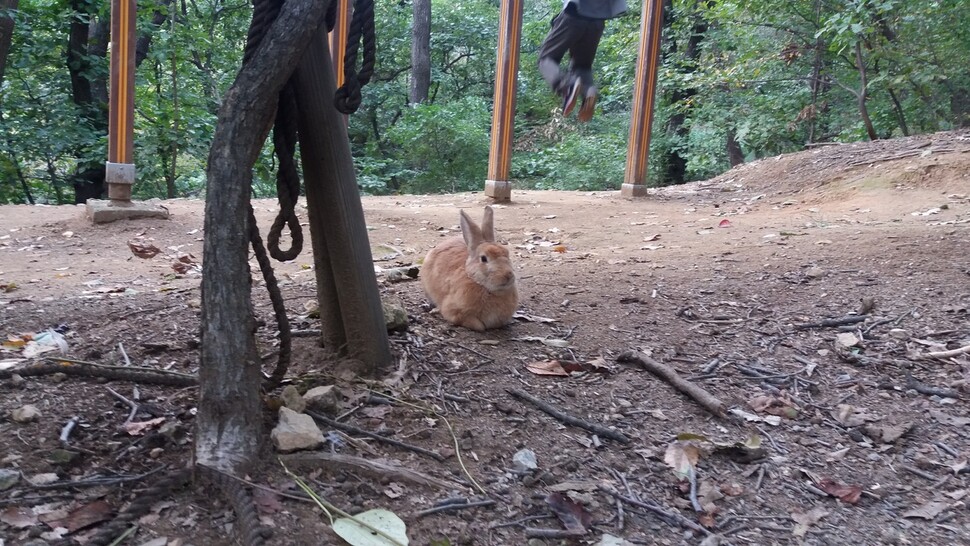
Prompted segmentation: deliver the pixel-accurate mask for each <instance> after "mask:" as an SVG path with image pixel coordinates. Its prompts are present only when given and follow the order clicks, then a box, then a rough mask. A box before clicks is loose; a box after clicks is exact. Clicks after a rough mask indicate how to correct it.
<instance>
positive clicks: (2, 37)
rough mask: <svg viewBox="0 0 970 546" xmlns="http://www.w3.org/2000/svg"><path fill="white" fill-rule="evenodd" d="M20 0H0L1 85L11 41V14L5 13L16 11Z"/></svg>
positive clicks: (12, 24)
mask: <svg viewBox="0 0 970 546" xmlns="http://www.w3.org/2000/svg"><path fill="white" fill-rule="evenodd" d="M19 1H20V0H0V85H3V73H4V71H5V70H6V68H7V57H8V56H9V55H10V43H11V42H12V41H13V27H14V21H13V15H5V14H6V13H11V14H12V13H13V12H15V11H17V5H18V3H19Z"/></svg>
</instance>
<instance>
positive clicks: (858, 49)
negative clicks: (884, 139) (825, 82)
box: [855, 41, 879, 140]
mask: <svg viewBox="0 0 970 546" xmlns="http://www.w3.org/2000/svg"><path fill="white" fill-rule="evenodd" d="M855 62H856V68H857V69H858V70H859V92H858V93H856V98H857V99H858V105H859V115H860V116H862V123H864V124H865V126H866V133H867V134H868V135H869V140H879V135H878V134H877V133H876V128H875V127H873V125H872V118H870V117H869V108H868V107H867V106H866V99H867V98H868V97H869V89H868V87H869V81H868V79H867V74H866V64H865V62H863V60H862V41H856V43H855Z"/></svg>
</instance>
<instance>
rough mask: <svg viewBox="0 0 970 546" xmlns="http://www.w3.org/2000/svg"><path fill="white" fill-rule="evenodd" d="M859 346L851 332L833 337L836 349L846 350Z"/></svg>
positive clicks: (857, 339) (857, 340)
mask: <svg viewBox="0 0 970 546" xmlns="http://www.w3.org/2000/svg"><path fill="white" fill-rule="evenodd" d="M858 344H859V338H857V337H856V335H855V334H854V333H852V332H844V333H841V334H839V335H837V336H835V345H836V347H843V348H846V349H848V348H849V347H855V346H856V345H858Z"/></svg>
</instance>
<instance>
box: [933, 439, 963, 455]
mask: <svg viewBox="0 0 970 546" xmlns="http://www.w3.org/2000/svg"><path fill="white" fill-rule="evenodd" d="M933 445H935V446H936V447H938V448H940V449H942V450H943V451H946V452H947V453H948V454H949V455H950V456H951V457H959V456H960V452H959V451H957V450H955V449H953V448H952V447H950V446H948V445H946V444H944V443H943V442H933Z"/></svg>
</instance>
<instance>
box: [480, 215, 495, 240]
mask: <svg viewBox="0 0 970 546" xmlns="http://www.w3.org/2000/svg"><path fill="white" fill-rule="evenodd" d="M494 216H495V214H494V212H493V211H492V207H485V217H484V218H483V219H482V238H483V239H484V240H486V241H488V242H490V243H494V242H495V227H494V226H495V224H494V222H493V221H492V219H493V217H494Z"/></svg>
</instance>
